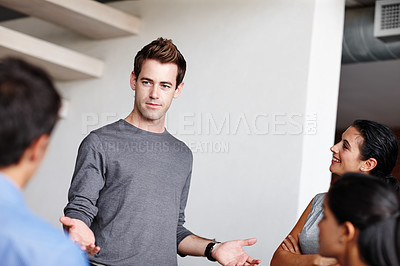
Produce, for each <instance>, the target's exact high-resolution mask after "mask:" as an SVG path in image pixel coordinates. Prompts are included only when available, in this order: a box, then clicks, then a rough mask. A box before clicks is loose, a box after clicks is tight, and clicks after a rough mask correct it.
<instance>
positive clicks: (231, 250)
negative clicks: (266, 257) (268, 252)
mask: <svg viewBox="0 0 400 266" xmlns="http://www.w3.org/2000/svg"><path fill="white" fill-rule="evenodd" d="M256 242H257V239H256V238H250V239H245V240H233V241H228V242H224V243H221V244H217V245H216V246H215V248H214V249H213V251H212V256H213V257H214V258H215V259H216V260H217V261H218V262H219V263H221V264H222V265H224V266H239V265H258V264H260V263H261V261H260V260H255V259H253V258H252V257H250V256H249V255H247V254H246V252H244V250H243V247H244V246H251V245H254V244H255V243H256Z"/></svg>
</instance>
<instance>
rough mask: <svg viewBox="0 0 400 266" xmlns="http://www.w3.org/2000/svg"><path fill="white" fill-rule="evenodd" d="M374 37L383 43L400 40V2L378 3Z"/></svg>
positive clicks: (385, 1) (384, 1) (397, 0)
mask: <svg viewBox="0 0 400 266" xmlns="http://www.w3.org/2000/svg"><path fill="white" fill-rule="evenodd" d="M374 36H375V37H376V38H379V39H381V40H383V41H399V40H400V0H382V1H376V3H375V22H374Z"/></svg>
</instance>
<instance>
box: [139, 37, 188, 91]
mask: <svg viewBox="0 0 400 266" xmlns="http://www.w3.org/2000/svg"><path fill="white" fill-rule="evenodd" d="M146 59H154V60H157V61H159V62H160V63H173V64H176V65H177V66H178V74H177V76H176V86H178V85H179V84H181V82H182V81H183V77H184V76H185V72H186V61H185V58H184V57H183V55H182V54H181V52H179V50H178V48H177V47H176V46H175V44H173V43H172V40H168V39H164V38H161V37H160V38H158V39H157V40H154V41H152V42H151V43H149V44H148V45H146V46H145V47H143V48H142V50H140V51H139V52H138V53H137V54H136V56H135V65H134V69H133V71H134V72H135V75H136V78H137V77H138V76H139V74H140V71H141V70H142V64H143V62H144V60H146Z"/></svg>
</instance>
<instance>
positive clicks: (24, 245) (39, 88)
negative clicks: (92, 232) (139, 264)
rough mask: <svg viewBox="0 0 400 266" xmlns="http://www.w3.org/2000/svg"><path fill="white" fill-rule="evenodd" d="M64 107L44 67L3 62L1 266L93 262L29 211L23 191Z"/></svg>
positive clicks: (0, 90) (0, 98)
mask: <svg viewBox="0 0 400 266" xmlns="http://www.w3.org/2000/svg"><path fill="white" fill-rule="evenodd" d="M59 108H60V96H59V94H58V93H57V92H56V90H55V88H54V86H53V83H52V81H51V79H50V78H49V76H48V75H47V74H46V73H45V72H44V71H43V70H42V69H40V68H38V67H36V66H33V65H31V64H28V63H26V62H24V61H22V60H19V59H15V58H6V59H2V60H0V264H1V265H6V266H19V265H24V266H26V265H32V266H37V265H41V266H54V265H58V266H60V265H61V266H63V265H65V266H71V265H74V266H81V265H82V266H83V265H88V261H87V258H86V255H85V253H84V252H83V251H81V250H80V249H79V247H78V246H77V245H76V244H74V243H73V242H72V241H70V240H69V239H68V237H67V236H65V235H64V234H63V232H61V231H58V230H56V229H55V228H53V227H52V226H51V225H49V224H48V223H46V222H44V221H43V220H41V219H40V218H38V217H37V216H36V215H35V214H33V213H32V212H31V210H29V208H28V206H27V205H26V203H25V202H24V196H23V193H22V189H24V187H25V186H26V184H27V183H28V182H29V181H30V179H31V178H32V176H33V175H34V174H35V172H36V170H37V169H38V167H39V166H40V163H41V162H42V159H43V157H44V155H45V152H46V150H47V146H48V144H49V139H50V133H51V131H52V129H53V127H54V125H55V123H56V121H57V118H58V111H59Z"/></svg>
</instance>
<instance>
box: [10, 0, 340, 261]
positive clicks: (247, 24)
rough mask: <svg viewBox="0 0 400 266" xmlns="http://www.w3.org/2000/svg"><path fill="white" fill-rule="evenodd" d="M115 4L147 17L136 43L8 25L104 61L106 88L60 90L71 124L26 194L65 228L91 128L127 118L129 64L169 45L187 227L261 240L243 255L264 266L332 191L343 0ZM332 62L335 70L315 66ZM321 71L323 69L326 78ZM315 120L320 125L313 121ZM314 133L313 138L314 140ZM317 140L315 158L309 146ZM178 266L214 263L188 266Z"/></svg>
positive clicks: (82, 85)
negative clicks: (317, 200) (161, 43)
mask: <svg viewBox="0 0 400 266" xmlns="http://www.w3.org/2000/svg"><path fill="white" fill-rule="evenodd" d="M326 4H328V6H325V5H326ZM112 5H113V6H115V7H118V8H120V9H122V10H125V11H126V12H129V13H132V14H136V15H138V16H140V17H141V18H142V21H143V27H142V32H141V34H140V35H138V36H133V37H125V38H118V39H114V40H103V41H94V40H90V39H86V38H84V37H81V36H77V35H75V34H73V33H69V32H67V31H64V30H62V29H60V28H58V27H56V26H53V25H49V24H47V23H45V22H42V21H39V20H36V19H24V20H19V21H14V22H7V23H4V24H5V25H7V26H9V27H12V28H15V29H19V30H21V31H24V32H27V33H29V34H32V35H35V36H38V37H41V38H43V39H47V40H51V41H53V42H55V43H59V44H63V45H64V46H66V47H69V48H72V49H75V50H77V51H81V52H85V53H87V54H89V55H92V56H94V57H97V58H100V59H103V60H105V62H106V70H105V73H104V77H103V78H101V79H92V80H85V81H78V82H67V83H58V84H57V85H58V88H59V90H60V92H61V93H62V94H63V96H64V98H66V99H68V100H69V102H70V104H69V114H68V117H67V118H66V119H64V120H61V121H60V122H59V124H58V126H57V128H56V131H55V133H54V136H53V139H52V143H51V147H50V150H49V153H48V156H47V158H46V160H45V162H44V164H43V166H42V167H41V169H40V171H39V173H38V174H37V176H36V178H35V179H34V180H33V181H32V182H31V183H30V185H29V186H28V188H27V190H26V198H27V200H28V202H29V205H30V206H31V207H32V208H33V209H34V211H35V212H37V213H38V214H39V215H41V216H43V217H44V218H45V219H47V220H48V221H50V222H51V223H53V224H54V225H57V226H58V221H57V219H58V217H59V216H61V215H62V209H63V207H64V206H65V204H66V198H67V190H68V187H69V182H70V179H71V175H72V171H73V167H74V160H75V157H76V152H77V148H78V145H79V143H80V141H81V140H82V139H83V138H84V136H85V135H86V129H88V130H92V129H94V128H97V127H99V126H102V125H104V124H106V123H109V122H112V121H114V120H116V119H118V118H123V117H125V116H126V115H127V114H128V113H129V112H130V111H131V108H132V103H133V92H132V91H131V90H130V87H129V73H130V71H131V69H132V59H133V57H134V55H135V54H136V52H137V51H138V50H139V49H140V48H141V47H143V46H144V45H145V44H147V43H149V42H150V41H152V40H153V39H155V38H157V37H159V36H164V37H167V38H171V39H173V41H174V42H175V43H176V45H177V46H178V47H179V49H180V50H181V52H182V53H183V55H184V56H185V58H186V60H187V62H188V70H187V75H186V78H185V86H184V90H183V93H182V94H181V96H180V97H179V98H178V99H177V100H175V102H174V103H173V105H172V107H171V109H170V111H169V115H168V129H169V130H170V131H171V133H174V134H175V135H176V136H177V137H179V138H180V139H182V140H183V141H185V142H186V143H188V144H189V145H190V147H191V148H192V149H193V152H194V160H195V161H194V171H193V177H192V186H191V192H190V195H189V202H188V206H187V209H186V215H187V223H186V225H187V227H188V228H189V229H191V230H192V231H193V232H195V233H197V234H199V235H201V236H204V237H210V238H214V237H215V238H217V240H222V241H224V240H231V239H238V238H247V237H257V238H258V239H259V242H258V243H257V244H256V246H254V247H252V248H248V249H246V250H247V251H248V252H249V254H251V255H252V256H254V257H256V258H260V259H262V260H263V264H264V265H267V264H268V263H269V260H270V259H271V256H272V254H273V252H274V250H275V249H276V247H277V245H278V244H279V243H280V241H281V240H282V239H283V238H284V237H285V236H286V234H287V233H288V232H289V231H290V229H291V228H292V227H293V226H294V224H295V222H296V220H297V217H298V212H299V210H300V209H303V208H304V207H305V205H304V204H307V202H308V201H309V200H310V199H311V198H312V197H313V195H314V194H315V193H314V192H315V191H324V190H326V188H327V187H328V184H329V172H328V169H327V168H328V165H329V160H330V152H329V147H330V145H331V144H332V141H333V134H334V130H333V129H334V124H335V115H336V103H337V90H338V88H337V87H338V78H339V77H338V75H339V74H338V73H339V67H340V66H339V65H338V62H340V48H341V34H342V27H343V18H342V14H341V12H343V10H344V1H337V0H302V1H290V0H269V1H265V0H247V1H238V0H224V1H211V0H193V1H177V0H174V1H151V0H146V1H123V2H119V3H113V4H112ZM327 7H329V8H327ZM329 9H331V10H329ZM332 10H333V11H332ZM341 10H342V11H341ZM319 12H320V13H319ZM333 14H334V15H333ZM325 15H327V16H325ZM324 16H325V18H326V19H327V21H323V20H322V18H323V17H324ZM325 22H326V23H325ZM316 23H318V25H317V26H318V27H319V28H318V29H319V30H316V28H315V24H316ZM324 27H325V28H324ZM325 31H326V32H325ZM320 33H321V34H322V35H321V38H322V39H320V37H319V35H317V34H320ZM326 33H329V34H326ZM323 45H325V46H326V50H325V49H322V48H323ZM327 53H328V54H329V56H328V57H326V58H327V60H321V59H319V60H315V58H322V56H325V54H327ZM318 64H323V66H320V65H318ZM318 67H327V68H326V72H324V75H323V76H322V77H321V76H320V75H319V73H320V72H318V71H316V69H317V68H318ZM321 79H323V80H325V82H322V81H321ZM321 82H322V83H321ZM320 85H323V87H320ZM322 90H323V92H322ZM316 102H318V104H316ZM312 114H317V120H314V119H313V118H312V117H311V118H310V117H308V116H307V115H312ZM94 115H95V116H96V117H97V118H99V121H98V123H96V124H95V125H89V126H88V125H87V119H86V118H88V117H90V118H93V116H94ZM227 118H229V122H228V120H226V119H227ZM82 121H83V122H84V123H83V122H82ZM90 121H94V120H90ZM210 121H211V122H213V123H215V125H216V126H217V129H215V128H213V127H212V125H213V124H211V128H209V125H210V123H211V122H210ZM224 121H225V122H224ZM94 122H96V121H94ZM314 122H315V123H316V124H314ZM303 123H305V124H307V125H308V126H309V127H308V128H305V124H303ZM310 125H311V128H310ZM314 126H316V127H314ZM314 129H317V131H316V134H315V135H311V136H310V135H307V134H313V130H314ZM314 141H315V143H317V145H313V146H312V149H311V148H310V146H308V145H305V143H310V142H312V143H314ZM209 145H211V146H213V150H210V147H209ZM205 146H207V148H208V150H205ZM221 147H222V149H224V150H222V151H221ZM303 156H307V157H308V158H304V157H303ZM315 165H318V166H321V165H323V166H322V167H318V168H317V169H322V170H321V171H320V172H315V173H313V174H314V175H315V177H317V178H319V177H320V180H321V181H320V182H318V184H317V185H316V186H313V183H312V182H313V180H310V178H308V175H309V174H310V173H312V170H311V169H313V168H312V167H313V166H315ZM310 187H312V189H310ZM305 199H306V200H305ZM179 263H180V265H206V264H207V263H208V262H207V261H206V260H205V259H204V258H184V259H180V260H179Z"/></svg>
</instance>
